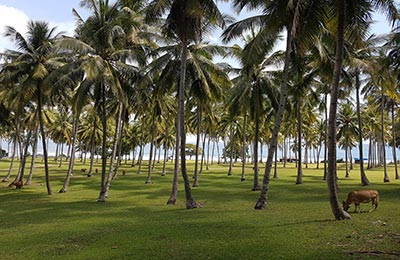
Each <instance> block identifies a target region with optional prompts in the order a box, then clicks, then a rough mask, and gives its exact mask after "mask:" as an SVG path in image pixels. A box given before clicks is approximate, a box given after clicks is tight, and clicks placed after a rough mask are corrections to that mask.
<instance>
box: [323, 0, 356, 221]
mask: <svg viewBox="0 0 400 260" xmlns="http://www.w3.org/2000/svg"><path fill="white" fill-rule="evenodd" d="M336 5H337V12H338V25H337V26H338V27H337V28H338V32H337V44H336V54H335V67H334V70H333V79H332V88H331V102H330V109H329V129H328V174H327V184H328V190H329V202H330V205H331V209H332V213H333V215H334V216H335V219H336V220H342V219H351V216H350V215H349V214H348V213H347V212H346V211H344V210H343V209H342V208H340V206H339V199H338V196H337V192H338V190H337V175H336V113H337V100H338V90H339V80H340V74H341V69H342V62H343V48H344V15H345V0H337V1H336Z"/></svg>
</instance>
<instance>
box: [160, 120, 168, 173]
mask: <svg viewBox="0 0 400 260" xmlns="http://www.w3.org/2000/svg"><path fill="white" fill-rule="evenodd" d="M168 135H169V127H168V126H166V128H165V136H166V137H167V136H168ZM163 148H164V161H163V169H162V172H161V176H165V175H167V172H166V168H167V161H168V147H167V142H165V143H164V145H163Z"/></svg>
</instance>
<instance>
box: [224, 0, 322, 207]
mask: <svg viewBox="0 0 400 260" xmlns="http://www.w3.org/2000/svg"><path fill="white" fill-rule="evenodd" d="M234 5H235V7H236V8H237V9H238V10H239V11H240V10H242V9H243V8H244V7H248V8H253V9H261V10H262V11H263V15H259V16H255V17H250V18H247V19H244V20H243V21H240V22H237V23H234V24H233V25H231V26H229V28H228V29H227V30H226V31H225V32H224V40H225V41H229V40H231V39H232V38H234V37H238V36H240V35H241V34H242V32H244V31H245V30H248V29H249V28H252V27H254V26H259V27H260V31H259V33H258V34H257V36H256V37H255V38H254V40H253V41H252V44H251V45H249V47H248V49H247V50H248V55H246V58H247V59H248V63H249V64H251V63H253V64H257V63H258V62H257V60H259V59H261V60H262V59H263V58H264V56H265V55H264V54H265V52H264V51H265V48H264V47H265V46H266V43H271V41H272V42H274V41H275V39H277V38H278V35H279V33H280V32H282V31H283V30H284V29H286V32H287V37H286V52H285V59H284V67H283V77H282V84H281V89H280V99H279V109H278V111H277V113H276V116H275V126H274V129H273V133H272V138H271V142H270V145H269V147H268V158H267V162H266V166H265V172H264V179H263V186H262V189H261V192H260V197H259V199H258V201H257V203H256V205H255V209H265V207H266V204H267V192H268V189H269V182H270V174H271V169H272V161H273V158H274V153H275V151H276V147H277V140H278V134H279V131H280V126H281V122H282V117H283V112H284V108H285V104H286V98H287V83H288V79H289V65H290V62H291V54H292V46H293V41H294V40H296V41H297V42H298V44H299V46H302V47H306V42H307V43H311V42H312V41H313V38H314V37H313V35H315V33H317V32H318V29H317V28H318V27H319V26H320V25H321V24H320V21H321V16H322V15H323V14H324V9H323V7H324V3H322V1H252V0H235V1H234ZM305 12H307V20H306V19H304V17H303V15H304V13H305ZM305 24H307V26H304V25H305ZM300 36H301V37H300ZM300 39H302V41H300Z"/></svg>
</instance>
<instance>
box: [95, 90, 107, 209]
mask: <svg viewBox="0 0 400 260" xmlns="http://www.w3.org/2000/svg"><path fill="white" fill-rule="evenodd" d="M100 102H101V126H102V135H103V136H102V145H101V146H102V151H101V184H100V194H99V198H98V199H97V202H106V196H105V194H106V170H107V112H106V86H105V85H104V83H101V101H100Z"/></svg>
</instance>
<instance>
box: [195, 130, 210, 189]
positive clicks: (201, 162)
mask: <svg viewBox="0 0 400 260" xmlns="http://www.w3.org/2000/svg"><path fill="white" fill-rule="evenodd" d="M206 139H207V133H204V137H203V146H202V148H203V149H202V151H201V161H200V171H199V174H202V173H203V166H204V161H205V156H206V149H205V147H206ZM197 186H199V183H198V178H197ZM193 187H194V186H193Z"/></svg>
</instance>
